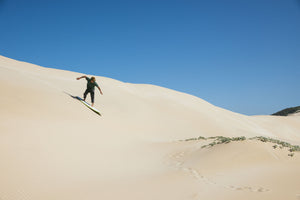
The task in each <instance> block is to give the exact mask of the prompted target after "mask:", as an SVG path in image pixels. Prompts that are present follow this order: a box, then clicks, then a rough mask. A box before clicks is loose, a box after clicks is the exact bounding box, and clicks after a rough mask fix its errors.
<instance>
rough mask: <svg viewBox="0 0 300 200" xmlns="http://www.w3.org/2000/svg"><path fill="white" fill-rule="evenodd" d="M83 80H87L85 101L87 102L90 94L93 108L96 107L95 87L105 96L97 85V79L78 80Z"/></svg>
mask: <svg viewBox="0 0 300 200" xmlns="http://www.w3.org/2000/svg"><path fill="white" fill-rule="evenodd" d="M82 78H85V79H86V80H87V85H86V90H85V92H84V94H83V100H84V101H85V99H86V96H87V94H88V93H90V95H91V100H92V107H93V106H94V97H95V92H94V91H95V86H96V87H97V88H98V89H99V91H100V94H101V95H103V93H102V91H101V89H100V87H99V85H98V84H97V82H96V78H95V77H92V78H89V77H87V76H81V77H78V78H76V79H77V80H79V79H82Z"/></svg>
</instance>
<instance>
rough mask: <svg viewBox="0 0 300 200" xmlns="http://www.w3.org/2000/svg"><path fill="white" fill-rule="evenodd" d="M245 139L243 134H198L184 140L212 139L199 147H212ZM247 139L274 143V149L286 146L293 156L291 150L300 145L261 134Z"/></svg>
mask: <svg viewBox="0 0 300 200" xmlns="http://www.w3.org/2000/svg"><path fill="white" fill-rule="evenodd" d="M246 139H247V138H246V137H244V136H242V137H224V136H214V137H208V138H205V137H202V136H199V137H197V138H189V139H186V140H184V141H193V140H194V141H196V140H212V142H211V143H209V144H207V145H203V146H201V148H207V147H213V146H215V145H218V144H228V143H230V142H233V141H244V140H246ZM249 140H258V141H261V142H270V143H273V144H274V145H273V146H272V147H273V148H274V149H276V148H277V147H279V148H280V149H283V148H288V150H289V152H291V153H290V154H288V156H291V157H293V156H294V153H293V152H296V151H300V146H299V145H291V144H290V143H287V142H284V141H281V140H277V139H273V138H268V137H263V136H256V137H252V138H249Z"/></svg>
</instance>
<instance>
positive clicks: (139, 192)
mask: <svg viewBox="0 0 300 200" xmlns="http://www.w3.org/2000/svg"><path fill="white" fill-rule="evenodd" d="M82 75H84V74H79V73H75V72H70V71H63V70H57V69H50V68H44V67H40V66H37V65H33V64H29V63H25V62H19V61H16V60H12V59H9V58H6V57H2V56H0V91H1V93H2V96H1V99H0V110H1V112H0V133H1V134H0V159H1V165H0V177H1V178H0V199H1V200H23V199H24V200H25V199H26V200H27V199H28V200H41V199H43V200H48V199H49V200H50V199H51V200H53V199H63V200H68V199H70V200H77V199H78V200H79V199H80V200H81V199H85V200H92V199H93V200H94V199H106V200H111V199H128V200H129V199H130V200H141V199H143V200H148V199H149V200H154V199H155V200H168V199H170V200H171V199H172V200H177V199H178V200H185V199H246V200H247V199H256V200H257V199H264V200H265V199H272V200H274V199H278V200H279V199H280V200H281V199H295V200H299V199H300V173H299V166H300V153H299V152H294V155H293V156H288V154H290V153H291V152H289V151H288V148H282V149H281V148H279V147H278V148H276V149H274V148H273V145H274V144H272V143H264V142H261V141H258V140H249V138H251V137H255V136H264V137H271V138H274V139H278V140H282V141H285V142H289V143H290V144H293V145H299V144H300V116H299V115H293V116H288V117H279V116H246V115H241V114H238V113H234V112H231V111H228V110H225V109H222V108H219V107H216V106H214V105H212V104H210V103H208V102H206V101H204V100H202V99H200V98H197V97H195V96H192V95H188V94H184V93H181V92H177V91H174V90H170V89H167V88H162V87H159V86H154V85H147V84H130V83H124V82H121V81H117V80H114V79H110V78H106V77H100V76H96V79H97V82H98V84H99V85H100V87H101V89H102V91H103V93H104V95H103V96H101V95H100V93H99V92H98V91H96V95H95V96H96V97H95V98H96V102H95V107H96V108H97V109H98V110H100V112H101V114H102V115H103V116H102V117H100V116H99V115H97V114H95V113H94V112H92V111H91V110H90V109H88V108H87V107H86V106H84V105H83V104H82V103H80V102H79V101H78V100H76V99H73V98H72V97H70V96H69V95H68V94H71V95H74V96H81V97H82V94H83V92H84V90H85V86H86V81H85V80H83V79H82V80H76V77H79V76H82ZM87 101H88V102H90V98H89V97H88V98H87ZM245 106H246V105H245ZM199 136H204V137H212V136H225V137H240V136H245V137H246V138H248V139H247V140H244V141H235V142H230V143H228V144H218V145H215V146H212V147H207V148H202V146H203V145H205V144H206V143H207V142H208V140H191V141H185V139H188V138H195V137H199Z"/></svg>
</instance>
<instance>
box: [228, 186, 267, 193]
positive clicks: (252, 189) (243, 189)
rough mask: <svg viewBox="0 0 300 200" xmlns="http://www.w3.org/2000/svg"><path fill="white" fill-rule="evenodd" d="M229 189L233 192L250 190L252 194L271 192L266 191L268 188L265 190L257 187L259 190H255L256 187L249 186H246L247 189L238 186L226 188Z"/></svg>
mask: <svg viewBox="0 0 300 200" xmlns="http://www.w3.org/2000/svg"><path fill="white" fill-rule="evenodd" d="M226 188H228V189H232V190H237V191H245V190H248V191H250V192H268V191H270V190H269V189H266V188H263V187H257V188H254V187H249V186H245V187H236V186H232V185H231V186H229V187H226Z"/></svg>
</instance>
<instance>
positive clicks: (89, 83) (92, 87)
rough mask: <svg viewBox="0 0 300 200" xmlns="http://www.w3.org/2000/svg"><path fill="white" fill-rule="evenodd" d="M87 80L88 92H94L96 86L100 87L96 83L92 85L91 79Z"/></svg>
mask: <svg viewBox="0 0 300 200" xmlns="http://www.w3.org/2000/svg"><path fill="white" fill-rule="evenodd" d="M85 79H86V80H87V84H86V88H87V89H88V90H91V91H94V90H95V86H97V87H98V84H97V83H96V81H95V82H94V83H92V82H91V79H90V78H88V77H86V78H85Z"/></svg>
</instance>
